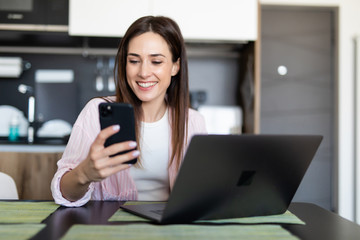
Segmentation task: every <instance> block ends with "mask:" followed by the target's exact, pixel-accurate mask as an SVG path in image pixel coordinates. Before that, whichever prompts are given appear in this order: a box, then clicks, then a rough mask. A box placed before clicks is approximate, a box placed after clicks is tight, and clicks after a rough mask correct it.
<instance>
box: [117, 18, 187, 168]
mask: <svg viewBox="0 0 360 240" xmlns="http://www.w3.org/2000/svg"><path fill="white" fill-rule="evenodd" d="M146 32H154V33H156V34H159V35H160V36H161V37H163V38H164V40H165V41H166V42H167V44H168V46H169V49H170V52H171V54H172V61H173V62H174V63H175V62H176V61H177V60H178V59H180V69H179V71H178V73H177V74H176V75H175V76H172V77H171V83H170V86H169V88H168V89H167V104H168V107H169V108H170V111H169V114H170V124H171V136H172V137H171V145H172V152H171V158H170V163H169V166H170V165H171V164H172V163H173V162H174V161H175V164H176V167H177V168H179V166H180V162H181V159H182V157H183V148H184V146H185V144H186V139H187V128H188V108H189V106H190V99H189V78H188V64H187V56H186V49H185V43H184V39H183V37H182V34H181V31H180V28H179V26H178V25H177V23H176V22H175V21H173V20H172V19H170V18H167V17H162V16H156V17H155V16H146V17H142V18H139V19H138V20H136V21H135V22H134V23H133V24H132V25H131V26H130V27H129V29H128V30H127V32H126V33H125V35H124V37H123V38H122V40H121V42H120V45H119V48H118V52H117V56H116V62H115V73H117V76H116V80H117V86H116V101H117V102H126V103H130V104H132V105H133V107H134V111H135V121H136V124H135V125H136V135H137V139H140V138H139V136H140V119H142V116H143V112H142V109H141V104H142V102H141V100H140V99H138V98H137V96H136V95H135V94H134V92H133V91H132V90H131V88H130V86H129V84H128V82H127V79H126V63H127V54H128V47H129V42H130V40H131V39H133V38H134V37H137V36H139V35H141V34H143V33H146ZM115 75H116V74H115ZM140 164H141V162H140Z"/></svg>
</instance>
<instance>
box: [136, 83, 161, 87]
mask: <svg viewBox="0 0 360 240" xmlns="http://www.w3.org/2000/svg"><path fill="white" fill-rule="evenodd" d="M137 84H138V85H139V86H140V87H142V88H149V87H152V86H155V85H156V84H157V82H137Z"/></svg>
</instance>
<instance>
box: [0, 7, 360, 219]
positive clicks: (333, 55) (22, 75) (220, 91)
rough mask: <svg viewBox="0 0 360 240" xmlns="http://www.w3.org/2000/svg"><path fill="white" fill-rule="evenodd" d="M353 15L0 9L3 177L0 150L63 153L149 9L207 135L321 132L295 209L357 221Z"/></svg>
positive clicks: (341, 10)
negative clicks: (174, 30) (179, 58)
mask: <svg viewBox="0 0 360 240" xmlns="http://www.w3.org/2000/svg"><path fill="white" fill-rule="evenodd" d="M205 5H206V6H207V7H206V8H205V7H204V6H205ZM135 9H136V11H135ZM149 9H150V10H149ZM205 9H206V10H205ZM184 11H187V13H188V14H183V12H184ZM359 11H360V3H359V2H358V1H356V0H343V1H340V0H313V1H310V0H308V1H307V0H302V1H301V0H297V1H296V0H277V1H275V0H260V1H257V0H241V1H238V0H226V1H222V2H217V1H205V0H198V1H190V0H184V1H179V4H178V5H176V4H174V1H168V0H152V1H148V0H141V1H136V2H135V1H127V0H121V1H120V0H117V1H115V0H102V1H96V0H92V1H90V0H88V1H86V0H48V1H45V0H18V1H13V0H0V171H4V169H5V168H6V167H2V165H4V163H5V161H6V160H5V159H4V158H1V152H34V151H37V152H46V153H55V152H56V153H61V152H62V151H63V149H64V146H65V144H66V141H67V139H68V135H69V134H70V132H71V126H72V124H73V123H74V122H75V120H76V117H77V115H78V114H79V112H80V111H81V109H82V108H83V107H84V105H85V104H86V103H87V101H89V100H90V99H91V98H93V97H97V96H107V95H112V94H114V87H115V85H114V73H113V68H114V61H115V55H116V51H117V46H118V44H119V41H120V39H121V36H122V34H123V33H124V31H125V29H126V28H127V27H128V26H129V24H130V23H131V22H133V20H135V19H136V18H138V17H140V16H143V15H148V13H149V12H150V13H156V15H167V16H170V17H172V18H174V19H175V20H176V21H177V22H178V23H179V25H180V27H181V29H182V30H183V34H184V37H185V40H186V45H187V51H188V58H189V74H190V76H189V77H190V93H191V104H192V107H193V108H195V109H197V110H199V111H200V112H201V113H202V114H203V115H204V116H205V118H206V123H207V128H208V130H209V132H210V133H217V134H244V133H250V134H252V133H256V134H257V133H261V134H321V135H323V136H324V140H323V142H322V144H321V146H320V149H319V151H318V153H317V154H316V156H315V158H314V160H313V162H312V164H311V166H310V168H309V170H308V172H307V174H306V176H305V178H304V180H303V182H302V184H301V186H300V188H299V190H298V192H297V194H296V196H295V198H294V201H305V202H312V203H315V204H317V205H319V206H322V207H324V208H326V209H329V210H332V211H334V212H338V213H340V215H342V216H344V217H346V218H348V219H351V220H354V221H358V222H360V207H356V206H360V190H358V188H359V186H360V177H358V175H360V169H357V168H360V167H359V166H360V161H359V160H358V159H359V157H357V155H358V151H356V149H357V144H358V143H360V138H359V137H360V133H357V129H360V128H359V127H358V126H357V119H358V118H359V117H358V116H357V115H358V113H360V111H358V109H357V107H358V106H360V102H357V98H356V96H357V91H358V90H357V88H356V87H357V86H358V85H357V84H356V83H357V81H356V76H359V75H360V74H355V73H356V63H358V62H360V61H359V60H357V62H356V61H355V59H356V57H357V55H356V51H355V50H356V47H357V46H358V45H359V44H358V43H357V41H356V39H357V38H356V36H358V34H360V29H359V27H358V25H356V23H357V22H359V21H360V19H359V18H360V16H358V12H359ZM21 14H23V15H21ZM356 44H358V45H356ZM358 52H360V51H358ZM13 126H18V131H19V137H18V138H17V139H15V140H14V139H12V140H11V139H10V140H11V141H10V140H9V135H11V133H12V132H11V131H12V130H11V129H12V127H13ZM15 135H16V133H15ZM30 135H33V137H29V136H30ZM29 142H30V143H31V144H28V143H29ZM29 145H30V146H29ZM35 147H37V148H36V150H34V148H35ZM54 147H55V148H54ZM49 159H51V161H54V164H53V165H54V166H55V167H54V169H56V157H53V156H51V158H49ZM2 161H3V163H2ZM7 161H8V160H7ZM19 164H21V161H20V160H19ZM9 171H10V172H11V171H12V170H9ZM44 171H46V170H44ZM14 172H15V171H13V172H11V173H14ZM14 175H15V173H14ZM14 175H13V177H14ZM15 178H16V177H15ZM49 178H51V175H50V176H49ZM19 181H20V180H19ZM18 190H19V191H20V192H21V189H20V188H19V189H18ZM31 197H34V198H40V197H36V196H30V195H26V194H25V193H24V195H23V198H31ZM47 197H48V195H45V196H41V198H44V199H46V198H47Z"/></svg>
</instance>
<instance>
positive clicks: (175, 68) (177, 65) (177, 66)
mask: <svg viewBox="0 0 360 240" xmlns="http://www.w3.org/2000/svg"><path fill="white" fill-rule="evenodd" d="M179 69H180V58H178V59H177V60H176V62H174V63H173V66H172V69H171V76H172V77H173V76H175V75H176V74H177V73H178V72H179Z"/></svg>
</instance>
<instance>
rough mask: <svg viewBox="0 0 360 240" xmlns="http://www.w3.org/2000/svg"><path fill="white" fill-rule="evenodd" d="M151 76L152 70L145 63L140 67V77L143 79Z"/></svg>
mask: <svg viewBox="0 0 360 240" xmlns="http://www.w3.org/2000/svg"><path fill="white" fill-rule="evenodd" d="M150 75H151V68H150V66H149V64H147V63H146V62H143V63H142V64H141V66H140V71H139V76H140V77H142V78H147V77H148V76H150Z"/></svg>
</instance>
